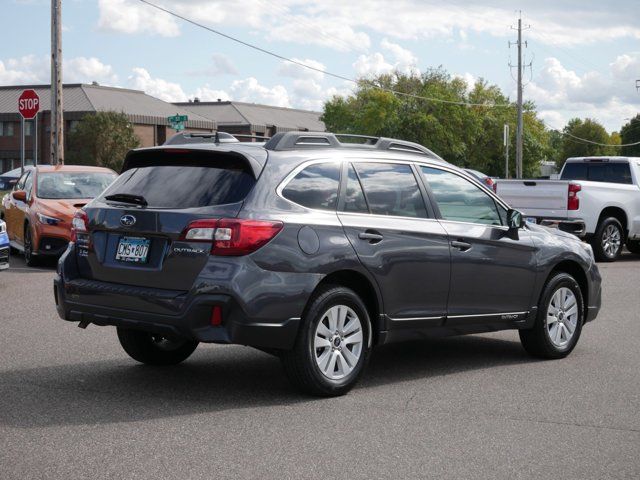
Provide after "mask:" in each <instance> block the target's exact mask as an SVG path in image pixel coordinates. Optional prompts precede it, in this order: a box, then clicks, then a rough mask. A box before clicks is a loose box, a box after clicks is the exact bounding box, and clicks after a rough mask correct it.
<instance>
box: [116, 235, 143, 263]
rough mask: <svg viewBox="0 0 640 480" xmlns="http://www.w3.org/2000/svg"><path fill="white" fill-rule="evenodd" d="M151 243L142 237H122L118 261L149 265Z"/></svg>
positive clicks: (117, 252) (117, 254)
mask: <svg viewBox="0 0 640 480" xmlns="http://www.w3.org/2000/svg"><path fill="white" fill-rule="evenodd" d="M150 244H151V241H150V240H149V239H148V238H142V237H120V241H119V242H118V249H117V250H116V260H119V261H120V262H133V263H147V255H148V254H149V245H150Z"/></svg>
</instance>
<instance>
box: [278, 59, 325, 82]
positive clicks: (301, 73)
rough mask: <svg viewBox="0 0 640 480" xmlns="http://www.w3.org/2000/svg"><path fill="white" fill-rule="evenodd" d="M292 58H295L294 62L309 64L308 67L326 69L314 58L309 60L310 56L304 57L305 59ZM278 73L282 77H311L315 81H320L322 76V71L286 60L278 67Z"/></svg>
mask: <svg viewBox="0 0 640 480" xmlns="http://www.w3.org/2000/svg"><path fill="white" fill-rule="evenodd" d="M292 60H295V61H296V62H300V63H302V64H304V65H309V66H310V67H313V68H316V69H318V70H326V67H325V66H324V65H323V64H322V63H320V62H317V61H315V60H311V59H310V58H306V59H299V58H292ZM278 74H280V75H282V76H283V77H291V78H298V79H311V80H315V81H317V82H320V81H322V79H323V78H324V73H322V72H318V71H317V70H312V69H310V68H305V67H302V66H300V65H296V64H295V63H291V62H286V61H283V62H282V63H281V64H280V67H278Z"/></svg>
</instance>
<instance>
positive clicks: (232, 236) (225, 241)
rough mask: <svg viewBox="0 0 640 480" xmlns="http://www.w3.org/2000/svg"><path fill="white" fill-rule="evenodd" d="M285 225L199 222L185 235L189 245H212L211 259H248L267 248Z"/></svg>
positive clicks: (235, 220) (192, 224) (238, 220)
mask: <svg viewBox="0 0 640 480" xmlns="http://www.w3.org/2000/svg"><path fill="white" fill-rule="evenodd" d="M282 226H283V224H282V222H274V221H265V220H249V219H236V218H228V219H227V218H223V219H220V220H196V221H194V222H191V223H190V224H189V225H188V226H187V228H186V229H185V230H184V231H183V232H182V236H181V237H180V239H181V240H184V241H187V242H212V245H211V254H212V255H230V256H231V255H233V256H239V255H247V254H249V253H252V252H255V251H256V250H258V249H259V248H260V247H262V246H264V245H265V244H267V243H268V242H269V241H271V239H273V237H275V236H276V235H277V234H278V232H280V230H282Z"/></svg>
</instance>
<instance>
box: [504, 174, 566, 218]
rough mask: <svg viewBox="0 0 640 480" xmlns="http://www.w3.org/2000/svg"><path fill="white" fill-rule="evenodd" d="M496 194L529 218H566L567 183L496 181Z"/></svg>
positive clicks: (553, 181) (552, 181) (550, 181)
mask: <svg viewBox="0 0 640 480" xmlns="http://www.w3.org/2000/svg"><path fill="white" fill-rule="evenodd" d="M497 183H498V185H497V190H496V191H497V193H498V195H499V196H500V198H502V199H503V200H504V201H505V202H507V203H508V204H509V205H510V206H511V207H513V208H515V209H517V210H520V211H521V212H522V213H523V214H524V215H526V216H530V217H544V218H567V215H568V210H567V197H568V192H569V182H568V181H562V180H498V182H497Z"/></svg>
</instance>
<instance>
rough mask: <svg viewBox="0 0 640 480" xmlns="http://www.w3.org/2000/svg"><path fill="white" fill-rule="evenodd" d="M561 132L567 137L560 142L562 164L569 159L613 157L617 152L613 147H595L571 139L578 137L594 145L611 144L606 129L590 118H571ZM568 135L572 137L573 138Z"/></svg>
mask: <svg viewBox="0 0 640 480" xmlns="http://www.w3.org/2000/svg"><path fill="white" fill-rule="evenodd" d="M563 132H564V133H565V134H567V135H565V136H564V138H563V141H562V156H561V157H562V162H564V161H565V160H566V159H567V158H569V157H590V156H597V155H615V154H616V150H619V149H616V148H615V147H607V146H602V145H595V144H593V143H587V142H584V141H581V140H576V139H575V138H573V137H579V138H582V139H585V140H590V141H592V142H596V143H604V144H609V143H612V141H611V140H612V139H611V136H610V135H609V134H608V133H607V131H606V129H605V128H604V127H603V126H602V125H601V124H600V123H598V122H597V121H596V120H593V119H591V118H586V119H585V120H581V119H579V118H573V119H571V120H569V123H567V125H566V126H565V127H564V129H563ZM570 135H573V137H571V136H570ZM614 141H615V140H614Z"/></svg>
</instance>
